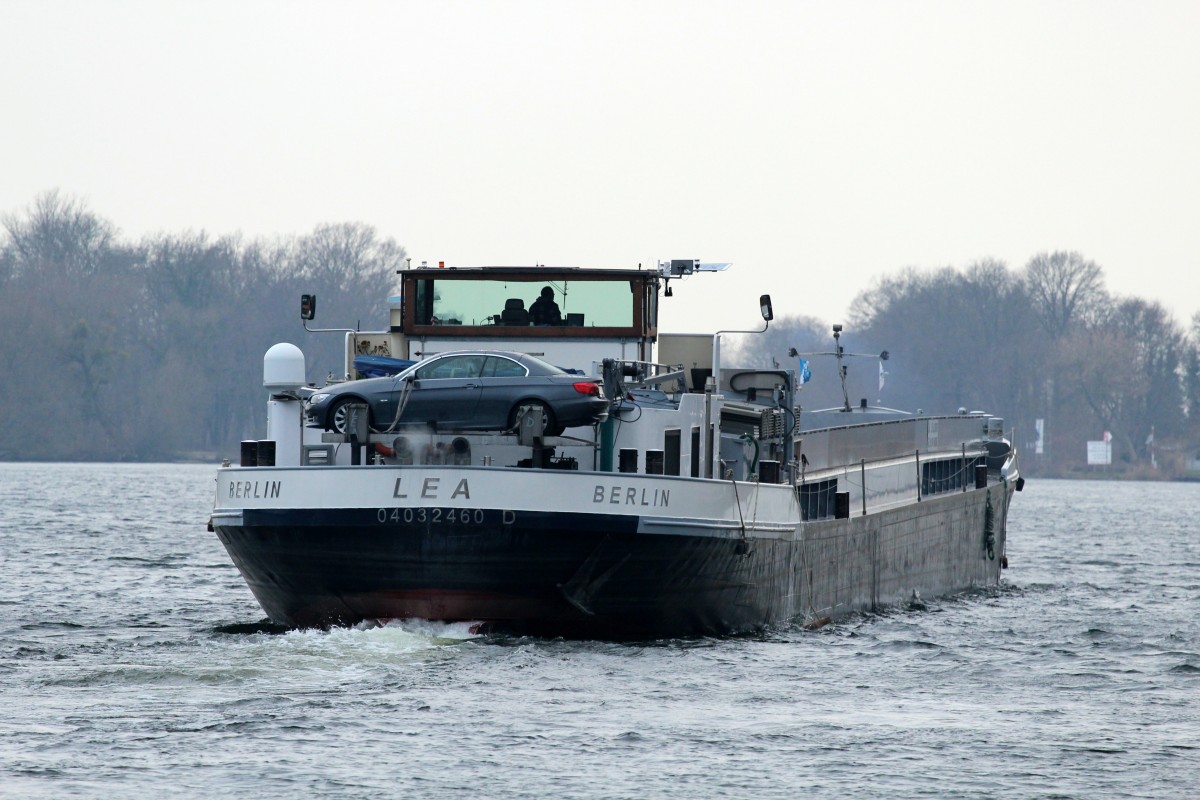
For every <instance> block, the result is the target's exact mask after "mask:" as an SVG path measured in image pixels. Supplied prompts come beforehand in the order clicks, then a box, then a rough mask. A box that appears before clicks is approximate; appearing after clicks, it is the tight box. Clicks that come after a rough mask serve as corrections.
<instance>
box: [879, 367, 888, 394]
mask: <svg viewBox="0 0 1200 800" xmlns="http://www.w3.org/2000/svg"><path fill="white" fill-rule="evenodd" d="M884 375H887V373H886V372H884V371H883V362H882V361H880V362H879V391H880V393H881V394H882V393H883V376H884Z"/></svg>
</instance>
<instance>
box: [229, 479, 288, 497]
mask: <svg viewBox="0 0 1200 800" xmlns="http://www.w3.org/2000/svg"><path fill="white" fill-rule="evenodd" d="M282 490H283V481H230V482H229V496H230V497H232V498H234V499H235V500H250V499H252V498H259V499H262V498H271V497H279V493H280V492H281V491H282Z"/></svg>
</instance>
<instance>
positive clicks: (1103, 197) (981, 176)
mask: <svg viewBox="0 0 1200 800" xmlns="http://www.w3.org/2000/svg"><path fill="white" fill-rule="evenodd" d="M1198 41H1200V3H1195V2H1151V3H1132V2H1130V3H1112V2H1036V3H1025V2H1004V3H999V2H996V3H990V2H989V3H978V2H954V3H932V2H905V3H899V2H897V3H854V4H848V3H830V2H817V3H809V2H789V3H774V2H771V3H752V2H751V3H732V2H706V1H702V0H701V1H698V0H692V2H685V3H675V2H653V0H643V2H631V3H624V2H604V3H563V2H545V3H543V2H504V3H466V2H448V3H447V2H440V3H432V2H429V3H297V2H286V3H283V2H279V3H275V2H272V3H261V2H260V3H255V2H238V3H225V2H212V1H211V0H209V1H208V2H203V3H201V2H194V3H186V4H185V3H161V2H151V3H140V2H89V3H84V2H75V3H62V2H14V0H0V69H2V70H3V75H4V79H3V81H2V82H0V98H2V106H0V107H2V108H3V112H4V125H3V126H2V127H0V143H2V149H0V152H3V157H2V158H3V160H2V161H0V164H3V167H2V168H0V176H2V177H0V212H13V211H18V210H20V209H22V208H24V207H25V206H26V205H27V204H28V203H29V202H30V201H31V200H32V199H33V198H34V197H35V196H36V195H37V194H39V193H40V192H43V191H45V190H47V189H51V188H59V189H61V190H62V191H64V192H66V193H69V194H71V195H76V196H79V197H82V198H84V199H85V200H86V201H87V202H88V203H89V205H90V207H91V208H92V209H93V210H94V211H96V212H98V213H100V214H101V215H103V216H105V217H108V218H109V219H111V220H113V221H114V222H116V223H117V224H118V225H120V226H121V227H122V231H123V233H124V234H125V235H126V236H128V237H138V236H141V235H142V234H145V233H149V232H154V231H180V230H184V229H193V230H198V229H206V230H208V231H210V232H212V233H227V232H232V231H235V230H241V231H243V232H245V233H246V234H247V235H252V236H257V235H272V234H276V233H300V232H304V231H307V230H309V229H311V227H312V226H313V225H315V224H317V223H320V222H337V221H361V222H367V223H370V224H373V225H375V226H376V227H377V228H378V229H379V230H380V231H381V233H383V234H385V235H388V236H392V237H394V238H395V239H397V241H399V242H400V243H401V244H403V245H404V246H406V247H407V248H408V250H409V254H410V255H411V256H413V257H414V259H415V260H417V261H420V260H429V261H431V262H436V261H438V260H445V261H446V262H448V263H449V264H457V265H477V264H530V263H545V264H573V265H581V266H620V267H630V266H636V264H637V263H639V262H641V263H645V264H647V265H650V264H652V263H653V262H654V261H655V260H656V259H665V258H701V259H703V260H707V261H732V262H734V265H735V267H734V271H733V272H730V273H726V274H725V275H706V276H699V277H696V278H694V279H692V280H690V281H689V282H687V283H685V284H683V285H681V286H680V287H679V288H678V290H677V292H676V297H675V299H674V301H673V302H672V303H671V304H670V305H669V306H668V310H667V311H666V317H665V319H664V324H665V325H666V327H668V328H671V329H681V330H704V329H710V328H711V327H713V326H714V325H716V326H724V327H739V326H744V325H746V324H752V323H753V321H754V319H755V318H756V317H757V296H758V294H759V293H760V292H764V291H769V292H770V293H771V294H772V295H773V297H774V299H775V302H776V307H777V313H804V314H810V315H813V316H817V317H820V318H822V319H825V320H826V321H837V320H838V319H840V318H841V317H843V316H844V314H845V310H846V308H847V306H848V304H849V302H850V301H851V299H852V298H853V297H854V295H855V294H856V293H857V292H858V291H859V290H861V289H862V288H865V287H866V286H868V285H869V284H870V282H871V281H872V280H873V279H874V278H875V277H876V276H879V275H882V274H885V273H890V272H894V271H895V270H898V269H901V268H903V267H905V266H916V267H921V268H931V267H937V266H944V265H953V266H965V265H966V264H968V263H970V262H972V261H974V260H977V259H980V258H984V257H994V258H999V259H1001V260H1004V261H1005V262H1007V263H1008V264H1009V266H1010V267H1014V268H1019V267H1021V266H1023V265H1024V263H1025V262H1026V260H1027V259H1028V258H1029V257H1030V256H1031V255H1033V254H1034V253H1036V252H1039V251H1042V250H1052V249H1070V250H1079V251H1081V252H1082V253H1083V254H1084V255H1085V256H1087V257H1088V258H1091V259H1093V260H1095V261H1096V262H1097V263H1099V264H1100V265H1101V266H1102V267H1103V268H1104V271H1105V275H1106V278H1107V283H1108V286H1109V288H1110V290H1112V291H1114V292H1116V293H1118V294H1133V295H1138V296H1141V297H1145V298H1148V299H1152V300H1159V301H1161V302H1163V303H1164V304H1165V305H1166V306H1167V307H1168V308H1169V309H1171V310H1172V311H1173V312H1174V313H1175V315H1176V317H1177V319H1179V321H1180V322H1185V323H1186V322H1187V321H1188V318H1189V317H1190V316H1191V314H1192V313H1194V312H1196V311H1200V277H1197V276H1198V274H1200V246H1198V245H1200V242H1198V241H1197V239H1198V238H1200V225H1198V224H1197V216H1198V215H1197V212H1198V210H1200V203H1198V202H1197V199H1198V198H1197V195H1198V193H1200V189H1198V187H1200V148H1198V147H1197V142H1200V56H1198V55H1197V42H1198Z"/></svg>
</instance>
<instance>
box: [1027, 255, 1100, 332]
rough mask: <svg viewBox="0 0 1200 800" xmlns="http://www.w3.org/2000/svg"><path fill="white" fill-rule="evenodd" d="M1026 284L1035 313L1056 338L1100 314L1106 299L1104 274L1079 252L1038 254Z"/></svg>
mask: <svg viewBox="0 0 1200 800" xmlns="http://www.w3.org/2000/svg"><path fill="white" fill-rule="evenodd" d="M1025 285H1026V288H1027V291H1028V292H1029V299H1030V302H1031V304H1032V307H1033V312H1034V314H1036V315H1037V318H1038V320H1039V321H1040V322H1041V324H1042V327H1043V328H1044V329H1045V331H1046V333H1048V334H1049V335H1050V336H1051V338H1054V339H1058V338H1059V337H1061V336H1063V335H1064V334H1066V333H1067V332H1068V331H1069V330H1070V329H1071V327H1072V326H1073V325H1074V324H1075V323H1077V322H1079V321H1080V320H1081V319H1082V318H1083V317H1084V316H1085V315H1086V314H1089V313H1094V312H1096V311H1097V310H1098V309H1099V308H1100V307H1101V306H1102V305H1103V301H1104V299H1105V296H1106V295H1105V290H1104V274H1103V271H1102V270H1101V269H1100V267H1099V266H1098V265H1097V264H1096V262H1094V261H1088V260H1087V259H1085V258H1084V257H1083V256H1082V255H1080V254H1079V253H1077V252H1075V251H1071V252H1067V251H1064V250H1056V251H1054V252H1053V253H1038V254H1037V255H1035V256H1034V257H1033V258H1031V259H1029V263H1028V264H1026V265H1025Z"/></svg>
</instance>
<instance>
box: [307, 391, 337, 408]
mask: <svg viewBox="0 0 1200 800" xmlns="http://www.w3.org/2000/svg"><path fill="white" fill-rule="evenodd" d="M330 397H332V395H331V394H329V392H324V393H322V394H314V395H313V396H312V397H310V398H308V404H309V405H310V406H315V405H319V404H321V403H324V402H325V401H326V400H328V399H329V398H330Z"/></svg>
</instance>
